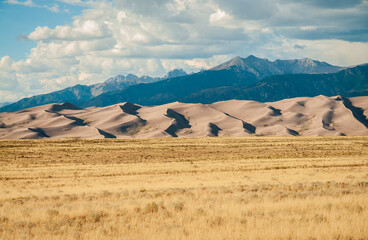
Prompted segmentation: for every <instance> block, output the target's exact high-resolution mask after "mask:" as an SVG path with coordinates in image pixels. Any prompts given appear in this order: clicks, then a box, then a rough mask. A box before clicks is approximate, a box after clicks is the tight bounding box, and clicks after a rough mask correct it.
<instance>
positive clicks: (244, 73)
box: [0, 55, 368, 112]
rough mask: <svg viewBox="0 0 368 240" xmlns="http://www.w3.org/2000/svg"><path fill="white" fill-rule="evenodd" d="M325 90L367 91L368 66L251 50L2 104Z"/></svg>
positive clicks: (201, 98)
mask: <svg viewBox="0 0 368 240" xmlns="http://www.w3.org/2000/svg"><path fill="white" fill-rule="evenodd" d="M321 94H322V95H326V96H336V95H341V96H343V97H352V96H364V95H368V65H359V66H354V67H345V68H343V67H338V66H333V65H330V64H328V63H326V62H320V61H316V60H312V59H308V58H304V59H294V60H276V61H269V60H267V59H262V58H257V57H255V56H253V55H250V56H249V57H247V58H241V57H235V58H233V59H231V60H230V61H228V62H225V63H223V64H220V65H218V66H216V67H213V68H211V69H208V70H204V71H200V72H198V73H193V74H186V73H185V72H184V71H182V70H175V71H173V72H171V73H169V74H167V75H166V76H165V77H163V78H151V77H149V76H143V77H140V78H139V77H137V76H135V75H127V76H116V77H114V78H111V79H108V80H106V81H105V82H103V83H100V84H94V85H91V86H84V85H76V86H73V87H70V88H66V89H63V90H61V91H57V92H53V93H49V94H43V95H38V96H34V97H31V98H25V99H22V100H20V101H18V102H15V103H12V104H10V105H7V106H5V107H2V108H0V112H12V111H18V110H21V109H25V108H29V107H33V106H38V105H43V104H48V103H63V102H70V103H72V104H75V105H77V106H78V107H90V106H99V107H104V106H109V105H113V104H117V103H121V102H132V103H136V104H139V105H143V106H150V105H162V104H167V103H170V102H175V101H180V102H184V103H213V102H217V101H224V100H231V99H238V100H256V101H260V102H267V101H278V100H281V99H285V98H293V97H314V96H317V95H321Z"/></svg>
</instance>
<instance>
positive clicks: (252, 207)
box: [0, 137, 368, 239]
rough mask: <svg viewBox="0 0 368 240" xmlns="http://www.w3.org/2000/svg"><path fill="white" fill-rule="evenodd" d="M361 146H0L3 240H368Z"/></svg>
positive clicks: (148, 142)
mask: <svg viewBox="0 0 368 240" xmlns="http://www.w3.org/2000/svg"><path fill="white" fill-rule="evenodd" d="M367 226H368V137H243V138H229V137H224V138H222V137H221V138H152V139H98V140H86V139H83V140H82V139H81V140H79V139H69V140H1V141H0V239H368V227H367Z"/></svg>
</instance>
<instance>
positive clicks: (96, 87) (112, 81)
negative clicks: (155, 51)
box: [0, 69, 187, 112]
mask: <svg viewBox="0 0 368 240" xmlns="http://www.w3.org/2000/svg"><path fill="white" fill-rule="evenodd" d="M184 75H187V73H186V72H185V71H184V70H182V69H174V70H172V71H170V72H168V73H167V74H166V75H165V76H164V77H162V78H153V77H150V76H142V77H138V76H136V75H134V74H128V75H126V76H123V75H117V76H115V77H111V78H109V79H107V80H106V81H104V82H102V83H97V84H93V85H89V86H87V85H80V84H77V85H75V86H72V87H68V88H65V89H62V90H60V91H55V92H51V93H47V94H41V95H36V96H33V97H30V98H23V99H21V100H19V101H17V102H14V103H4V104H3V106H0V112H13V111H18V110H21V109H25V108H30V107H35V106H40V105H44V104H49V103H64V102H70V103H72V104H75V105H83V104H84V103H85V102H86V101H88V100H89V99H91V98H93V97H96V96H98V95H100V94H102V93H106V92H109V91H117V90H123V89H125V88H127V87H129V86H132V85H137V84H140V83H152V82H156V81H160V80H164V79H168V78H174V77H179V76H184Z"/></svg>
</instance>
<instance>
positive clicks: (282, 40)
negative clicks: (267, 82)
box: [0, 0, 368, 102]
mask: <svg viewBox="0 0 368 240" xmlns="http://www.w3.org/2000/svg"><path fill="white" fill-rule="evenodd" d="M251 54H252V55H255V56H257V57H261V58H268V59H270V60H271V61H273V60H276V59H295V58H305V57H308V58H312V59H316V60H320V61H326V62H328V63H330V64H333V65H338V66H352V65H357V64H362V63H368V0H296V1H292V0H257V1H255V0H110V1H108V0H55V1H50V0H0V102H7V101H9V102H12V101H17V100H19V99H21V98H23V97H30V96H32V95H36V94H42V93H48V92H52V91H56V90H60V89H63V88H65V87H68V86H73V85H76V84H85V85H89V84H93V83H98V82H102V81H104V80H106V79H107V78H109V77H112V76H115V75H118V74H123V75H126V74H128V73H132V74H136V75H138V76H141V75H150V76H153V77H158V76H163V75H164V74H165V73H166V72H168V71H170V70H173V69H175V68H182V69H184V70H185V71H187V72H196V71H199V70H201V69H206V68H209V67H212V66H216V65H218V64H220V63H222V62H225V61H227V60H229V59H231V58H232V57H235V56H241V57H247V56H248V55H251Z"/></svg>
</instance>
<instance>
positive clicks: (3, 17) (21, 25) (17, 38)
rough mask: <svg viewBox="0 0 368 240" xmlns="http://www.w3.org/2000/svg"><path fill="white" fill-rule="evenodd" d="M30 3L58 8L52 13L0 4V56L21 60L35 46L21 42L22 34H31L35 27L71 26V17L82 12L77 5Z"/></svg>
mask: <svg viewBox="0 0 368 240" xmlns="http://www.w3.org/2000/svg"><path fill="white" fill-rule="evenodd" d="M21 2H22V1H21ZM33 2H34V3H35V5H36V4H37V5H39V6H50V7H52V6H54V5H55V4H56V5H57V6H59V11H58V12H53V11H51V10H50V9H48V8H46V7H29V6H24V5H21V4H9V3H6V1H2V2H0V32H1V37H0V46H3V47H2V48H0V56H10V57H11V58H12V59H13V60H17V61H18V60H20V59H22V58H25V57H26V54H27V53H28V52H29V50H30V49H31V48H34V47H36V45H37V43H36V42H33V41H22V40H21V36H22V35H23V34H24V35H27V34H29V33H31V32H32V31H33V30H34V29H35V28H36V27H37V26H49V27H52V28H53V27H55V26H57V25H65V24H71V23H72V22H73V16H74V15H79V14H80V13H81V10H82V9H83V8H82V7H80V6H74V5H69V4H65V3H63V2H57V3H56V2H53V1H33ZM50 3H52V4H50ZM47 4H49V5H47ZM55 10H56V9H55ZM5 46H6V47H5Z"/></svg>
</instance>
